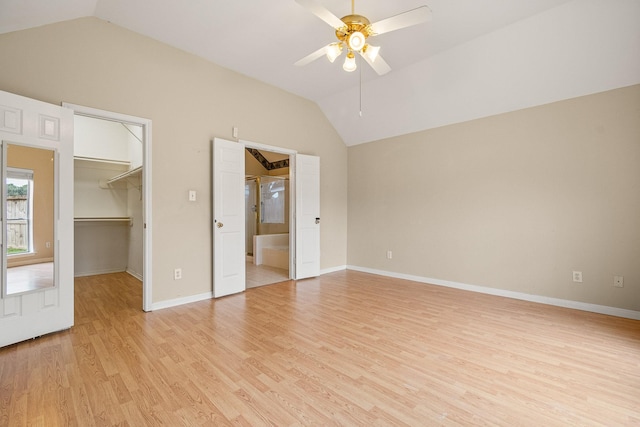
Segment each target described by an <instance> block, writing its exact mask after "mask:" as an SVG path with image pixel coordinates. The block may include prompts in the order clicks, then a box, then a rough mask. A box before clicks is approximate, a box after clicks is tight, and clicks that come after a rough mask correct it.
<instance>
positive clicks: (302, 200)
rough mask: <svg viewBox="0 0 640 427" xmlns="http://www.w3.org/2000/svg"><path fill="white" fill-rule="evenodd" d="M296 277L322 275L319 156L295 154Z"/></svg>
mask: <svg viewBox="0 0 640 427" xmlns="http://www.w3.org/2000/svg"><path fill="white" fill-rule="evenodd" d="M295 189H296V190H295V191H296V213H295V223H296V229H295V231H296V236H295V239H296V252H295V253H296V255H295V267H296V269H295V271H296V273H295V278H296V279H305V278H307V277H316V276H319V275H320V157H316V156H308V155H305V154H296V155H295Z"/></svg>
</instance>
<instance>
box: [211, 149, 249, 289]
mask: <svg viewBox="0 0 640 427" xmlns="http://www.w3.org/2000/svg"><path fill="white" fill-rule="evenodd" d="M244 151H245V150H244V144H242V143H238V142H233V141H227V140H225V139H220V138H215V139H214V140H213V296H214V297H215V298H218V297H221V296H225V295H230V294H235V293H238V292H242V291H244V290H245V288H246V283H245V276H246V272H245V247H244V244H245V216H244V215H245V213H244V207H245V206H244Z"/></svg>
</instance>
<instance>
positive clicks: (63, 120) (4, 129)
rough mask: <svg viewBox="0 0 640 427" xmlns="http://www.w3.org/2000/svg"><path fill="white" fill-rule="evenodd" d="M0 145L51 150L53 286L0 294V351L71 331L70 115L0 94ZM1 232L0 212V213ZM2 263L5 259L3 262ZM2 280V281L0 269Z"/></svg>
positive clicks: (58, 108)
mask: <svg viewBox="0 0 640 427" xmlns="http://www.w3.org/2000/svg"><path fill="white" fill-rule="evenodd" d="M0 139H1V140H2V144H3V145H5V144H12V143H13V144H18V145H24V146H29V147H36V148H43V149H47V150H54V152H55V155H54V170H55V174H56V176H57V183H55V184H54V189H55V190H54V194H56V195H57V198H55V208H54V209H53V211H54V212H51V215H52V216H53V224H54V230H55V232H54V233H55V234H54V236H55V237H54V241H53V246H54V251H53V258H54V261H55V268H54V280H53V286H50V287H46V288H44V289H41V290H37V289H35V290H30V291H26V292H16V293H9V294H8V293H7V292H6V291H7V286H6V283H4V282H3V283H2V285H3V286H2V290H3V292H2V293H1V294H0V347H2V346H6V345H9V344H13V343H16V342H20V341H24V340H27V339H30V338H34V337H38V336H40V335H44V334H48V333H51V332H56V331H60V330H63V329H67V328H70V327H71V326H73V111H72V110H70V109H67V108H62V107H59V106H56V105H52V104H46V103H44V102H40V101H36V100H33V99H29V98H25V97H22V96H18V95H14V94H11V93H7V92H1V91H0ZM1 215H2V219H3V220H2V223H1V224H2V227H3V228H4V227H5V226H6V223H5V216H6V212H2V213H1ZM6 250H7V249H6V248H5V247H2V251H6ZM3 258H6V257H4V256H3ZM2 267H3V274H2V276H3V277H6V271H5V265H3V266H2Z"/></svg>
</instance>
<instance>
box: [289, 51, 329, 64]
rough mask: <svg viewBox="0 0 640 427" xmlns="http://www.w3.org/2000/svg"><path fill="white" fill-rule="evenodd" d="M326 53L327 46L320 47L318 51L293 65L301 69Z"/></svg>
mask: <svg viewBox="0 0 640 427" xmlns="http://www.w3.org/2000/svg"><path fill="white" fill-rule="evenodd" d="M326 53H327V46H322V47H321V48H320V49H318V50H316V51H315V52H312V53H310V54H309V55H307V56H305V57H304V58H302V59H301V60H299V61H298V62H296V63H295V64H293V65H295V66H298V67H302V66H303V65H307V64H308V63H310V62H313V61H315V60H316V59H318V58H320V57H321V56H323V55H326Z"/></svg>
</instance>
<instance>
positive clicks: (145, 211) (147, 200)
mask: <svg viewBox="0 0 640 427" xmlns="http://www.w3.org/2000/svg"><path fill="white" fill-rule="evenodd" d="M62 106H63V107H67V108H70V109H72V110H73V111H74V113H75V114H77V115H81V116H87V117H93V118H96V119H103V120H111V121H116V122H122V123H127V124H132V125H138V126H142V129H143V136H144V137H143V139H142V200H143V201H142V218H143V221H144V226H143V229H144V233H143V238H142V239H143V243H142V246H143V252H144V254H143V266H142V289H143V290H142V309H143V310H144V311H151V310H152V309H153V298H152V296H153V281H152V271H151V270H152V262H151V260H152V259H153V258H152V253H151V252H152V250H151V248H152V245H151V237H152V232H151V230H152V226H151V224H152V222H151V218H152V212H151V206H153V205H152V204H151V194H152V191H151V146H152V144H151V125H152V121H151V120H150V119H145V118H142V117H136V116H130V115H127V114H121V113H115V112H112V111H105V110H100V109H97V108H92V107H86V106H83V105H76V104H71V103H68V102H63V103H62Z"/></svg>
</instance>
